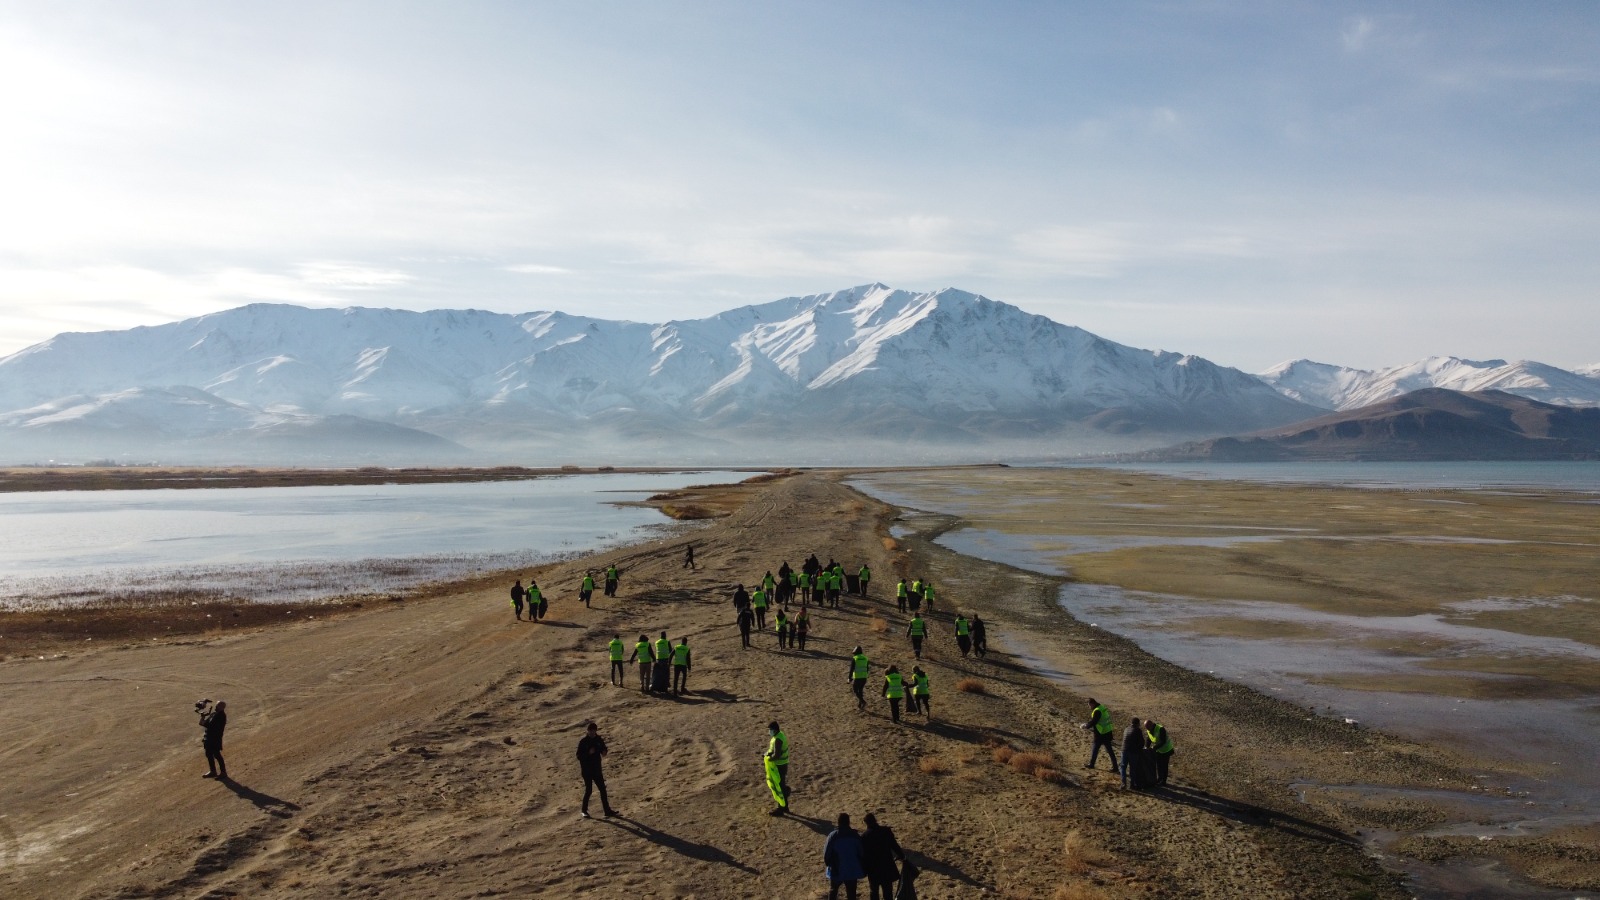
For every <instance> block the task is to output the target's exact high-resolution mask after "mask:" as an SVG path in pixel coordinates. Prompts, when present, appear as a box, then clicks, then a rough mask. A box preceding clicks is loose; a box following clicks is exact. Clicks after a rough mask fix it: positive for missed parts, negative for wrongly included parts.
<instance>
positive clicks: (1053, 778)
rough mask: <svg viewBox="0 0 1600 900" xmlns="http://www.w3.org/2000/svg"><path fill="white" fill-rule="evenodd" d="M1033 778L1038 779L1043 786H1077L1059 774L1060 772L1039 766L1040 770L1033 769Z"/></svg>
mask: <svg viewBox="0 0 1600 900" xmlns="http://www.w3.org/2000/svg"><path fill="white" fill-rule="evenodd" d="M1033 777H1035V778H1037V779H1039V780H1040V781H1042V782H1044V783H1045V784H1057V785H1073V786H1076V785H1077V782H1075V781H1073V780H1072V779H1071V778H1069V777H1067V776H1066V775H1065V774H1063V773H1062V772H1061V770H1059V769H1053V768H1051V767H1049V766H1041V767H1040V768H1037V769H1034V770H1033Z"/></svg>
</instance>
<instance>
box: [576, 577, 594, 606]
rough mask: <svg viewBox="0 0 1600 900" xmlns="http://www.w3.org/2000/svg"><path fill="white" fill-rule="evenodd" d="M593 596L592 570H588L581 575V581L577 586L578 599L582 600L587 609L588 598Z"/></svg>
mask: <svg viewBox="0 0 1600 900" xmlns="http://www.w3.org/2000/svg"><path fill="white" fill-rule="evenodd" d="M593 596H594V570H593V569H590V570H589V571H587V572H584V573H583V581H582V583H580V584H579V585H578V599H579V600H582V601H583V605H584V606H586V607H587V606H588V605H589V598H590V597H593Z"/></svg>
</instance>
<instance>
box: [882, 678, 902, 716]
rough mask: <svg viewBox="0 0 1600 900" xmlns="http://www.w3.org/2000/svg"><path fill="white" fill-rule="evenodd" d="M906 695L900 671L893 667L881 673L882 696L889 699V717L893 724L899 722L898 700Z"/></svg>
mask: <svg viewBox="0 0 1600 900" xmlns="http://www.w3.org/2000/svg"><path fill="white" fill-rule="evenodd" d="M905 695H906V683H905V679H904V678H902V677H901V675H900V670H899V669H897V668H895V667H894V666H890V667H889V671H887V672H885V673H883V696H885V697H887V698H889V717H890V718H892V719H894V720H895V722H899V721H900V700H901V698H903V697H905Z"/></svg>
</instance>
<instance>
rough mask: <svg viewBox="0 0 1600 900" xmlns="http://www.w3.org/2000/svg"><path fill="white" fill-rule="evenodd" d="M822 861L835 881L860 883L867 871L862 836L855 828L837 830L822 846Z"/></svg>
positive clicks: (829, 875)
mask: <svg viewBox="0 0 1600 900" xmlns="http://www.w3.org/2000/svg"><path fill="white" fill-rule="evenodd" d="M822 861H823V863H825V864H826V865H827V866H828V877H829V878H831V879H833V880H834V881H860V880H861V879H862V878H864V877H866V874H867V870H866V868H865V866H864V864H863V863H862V861H861V835H859V834H856V830H855V829H854V828H837V829H834V831H833V833H832V834H830V835H828V841H827V843H825V844H823V845H822Z"/></svg>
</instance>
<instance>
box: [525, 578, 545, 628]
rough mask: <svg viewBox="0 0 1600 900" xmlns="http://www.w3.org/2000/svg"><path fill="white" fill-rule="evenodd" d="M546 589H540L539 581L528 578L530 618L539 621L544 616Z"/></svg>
mask: <svg viewBox="0 0 1600 900" xmlns="http://www.w3.org/2000/svg"><path fill="white" fill-rule="evenodd" d="M544 613H545V605H544V591H541V590H539V582H537V581H534V580H533V579H531V578H530V579H528V618H529V619H532V620H534V621H538V620H540V619H542V618H544Z"/></svg>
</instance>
